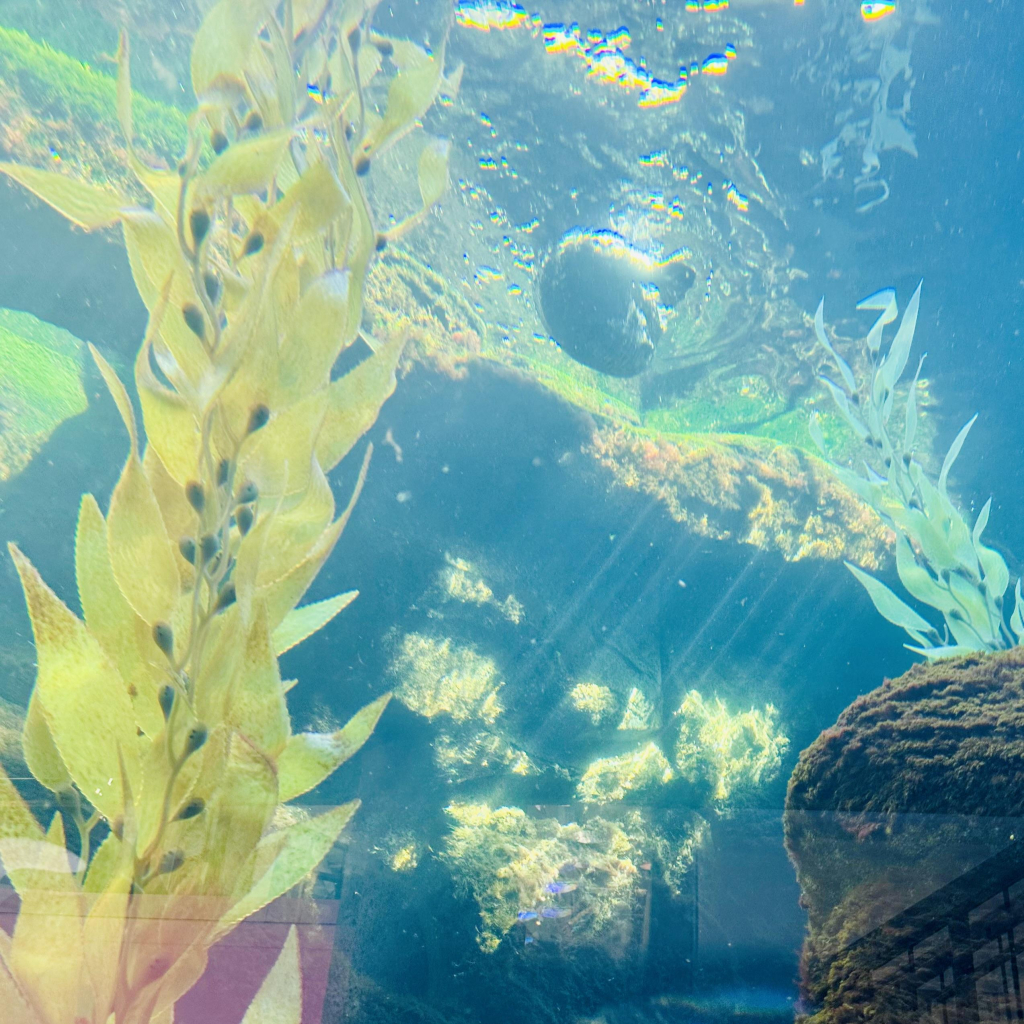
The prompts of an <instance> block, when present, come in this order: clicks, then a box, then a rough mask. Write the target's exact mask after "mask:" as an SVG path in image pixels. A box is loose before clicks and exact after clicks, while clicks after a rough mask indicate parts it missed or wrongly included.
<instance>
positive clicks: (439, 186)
mask: <svg viewBox="0 0 1024 1024" xmlns="http://www.w3.org/2000/svg"><path fill="white" fill-rule="evenodd" d="M451 148H452V144H451V143H450V142H449V141H448V140H447V139H432V140H431V141H430V142H428V143H427V145H426V146H424V148H423V152H422V153H421V154H420V164H419V172H418V180H419V187H420V199H421V200H422V201H423V209H424V210H429V209H430V207H431V206H433V205H434V203H436V202H437V201H438V200H439V199H440V198H441V196H442V195H444V190H445V189H446V188H447V187H448V156H449V154H450V152H451Z"/></svg>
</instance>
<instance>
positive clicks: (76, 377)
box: [0, 309, 88, 480]
mask: <svg viewBox="0 0 1024 1024" xmlns="http://www.w3.org/2000/svg"><path fill="white" fill-rule="evenodd" d="M87 405H88V401H87V400H86V397H85V391H84V390H83V388H82V343H81V342H80V341H79V340H78V339H77V338H76V337H75V336H74V335H73V334H69V333H68V332H67V331H65V330H61V328H59V327H54V326H53V324H48V323H46V322H45V321H43V320H39V319H37V318H36V317H34V316H32V315H31V314H29V313H20V312H17V311H15V310H13V309H0V480H9V479H10V478H11V477H12V476H14V475H15V474H16V473H19V472H20V471H21V470H23V469H24V468H25V466H27V465H28V463H29V462H30V461H31V459H32V457H33V455H35V453H36V452H37V451H39V449H40V448H41V447H42V446H43V444H44V443H45V442H46V439H47V438H48V437H49V436H50V435H51V434H52V433H53V431H54V430H56V428H57V427H58V426H60V424H61V423H63V422H64V421H65V420H67V419H70V418H71V417H72V416H77V415H78V414H79V413H81V412H85V409H86V406H87Z"/></svg>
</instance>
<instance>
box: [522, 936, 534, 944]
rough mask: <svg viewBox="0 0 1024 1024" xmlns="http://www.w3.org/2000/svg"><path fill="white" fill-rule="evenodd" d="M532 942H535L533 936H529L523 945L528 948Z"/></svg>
mask: <svg viewBox="0 0 1024 1024" xmlns="http://www.w3.org/2000/svg"><path fill="white" fill-rule="evenodd" d="M531 942H533V936H532V935H527V936H526V938H525V939H524V940H523V945H524V946H528V945H529V944H530V943H531Z"/></svg>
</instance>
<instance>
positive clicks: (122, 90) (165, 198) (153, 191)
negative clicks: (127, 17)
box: [117, 29, 181, 224]
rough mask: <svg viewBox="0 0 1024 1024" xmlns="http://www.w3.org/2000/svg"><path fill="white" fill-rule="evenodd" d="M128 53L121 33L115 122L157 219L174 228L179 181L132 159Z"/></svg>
mask: <svg viewBox="0 0 1024 1024" xmlns="http://www.w3.org/2000/svg"><path fill="white" fill-rule="evenodd" d="M129 53H130V49H129V46H128V33H127V32H126V31H125V30H124V29H122V30H121V37H120V39H119V41H118V46H117V120H118V122H119V124H120V125H121V131H122V132H123V133H124V138H125V144H126V148H127V150H128V166H129V167H130V168H131V171H132V174H134V175H135V177H136V178H138V180H139V182H140V184H141V185H142V187H143V188H145V189H146V191H147V192H149V194H150V195H151V196H152V197H153V199H154V201H155V204H156V209H157V211H158V212H159V213H160V216H161V217H163V219H164V220H165V221H167V222H168V223H169V224H173V223H174V218H175V217H176V216H177V209H178V192H179V191H180V189H181V178H179V177H178V175H177V174H176V173H175V172H174V171H158V170H154V169H153V168H151V167H147V166H146V165H145V164H144V163H143V162H142V161H141V160H140V159H139V158H138V157H137V156H136V155H135V147H134V145H133V142H134V138H135V136H134V128H133V124H132V80H131V74H130V72H129Z"/></svg>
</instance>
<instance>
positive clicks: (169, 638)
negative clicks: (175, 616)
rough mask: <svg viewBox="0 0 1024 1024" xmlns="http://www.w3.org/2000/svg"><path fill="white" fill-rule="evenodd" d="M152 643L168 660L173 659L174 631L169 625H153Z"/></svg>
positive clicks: (163, 623) (165, 623)
mask: <svg viewBox="0 0 1024 1024" xmlns="http://www.w3.org/2000/svg"><path fill="white" fill-rule="evenodd" d="M153 643H155V644H156V645H157V647H159V648H160V650H161V651H163V652H164V654H165V655H166V656H167V657H168V658H169V659H170V658H173V657H174V630H173V629H171V626H170V623H167V622H154V623H153Z"/></svg>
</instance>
